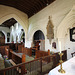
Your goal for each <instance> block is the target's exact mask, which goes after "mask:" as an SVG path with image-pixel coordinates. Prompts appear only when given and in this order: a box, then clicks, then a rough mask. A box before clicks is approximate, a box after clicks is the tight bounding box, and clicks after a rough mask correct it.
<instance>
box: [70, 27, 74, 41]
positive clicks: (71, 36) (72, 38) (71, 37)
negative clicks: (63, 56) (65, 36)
mask: <svg viewBox="0 0 75 75" xmlns="http://www.w3.org/2000/svg"><path fill="white" fill-rule="evenodd" d="M70 41H72V42H75V27H73V28H72V29H70Z"/></svg>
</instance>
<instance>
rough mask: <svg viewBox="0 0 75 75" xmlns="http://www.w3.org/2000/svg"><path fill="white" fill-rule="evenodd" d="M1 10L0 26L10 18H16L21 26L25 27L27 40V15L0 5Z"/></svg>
mask: <svg viewBox="0 0 75 75" xmlns="http://www.w3.org/2000/svg"><path fill="white" fill-rule="evenodd" d="M0 10H1V12H0V24H2V23H3V22H5V21H6V20H8V19H10V18H14V19H15V20H17V21H18V22H19V23H20V25H22V26H23V28H24V31H25V35H26V36H25V38H27V31H28V16H27V15H26V14H25V13H23V12H21V11H19V10H17V9H15V8H12V7H9V6H4V5H0ZM5 10H6V11H5Z"/></svg>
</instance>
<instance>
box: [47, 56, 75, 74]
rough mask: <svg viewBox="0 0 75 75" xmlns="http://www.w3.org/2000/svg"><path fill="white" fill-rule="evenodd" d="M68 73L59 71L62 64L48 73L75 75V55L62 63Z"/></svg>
mask: <svg viewBox="0 0 75 75" xmlns="http://www.w3.org/2000/svg"><path fill="white" fill-rule="evenodd" d="M62 67H63V69H64V70H65V72H66V73H64V74H62V73H59V72H58V70H59V69H60V65H59V66H57V67H56V68H54V69H52V70H51V71H50V72H49V74H48V75H75V56H74V57H73V58H71V59H69V60H67V61H66V62H64V63H63V64H62Z"/></svg>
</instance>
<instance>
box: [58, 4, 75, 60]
mask: <svg viewBox="0 0 75 75" xmlns="http://www.w3.org/2000/svg"><path fill="white" fill-rule="evenodd" d="M73 27H75V5H74V6H73V8H72V9H71V11H70V12H69V13H68V14H67V15H66V16H65V18H64V19H63V20H62V22H61V23H60V25H59V27H58V29H57V38H58V40H60V41H61V44H62V50H63V49H66V50H67V54H68V59H70V58H71V57H72V56H71V53H72V52H75V42H72V41H70V32H69V30H70V29H71V28H73Z"/></svg>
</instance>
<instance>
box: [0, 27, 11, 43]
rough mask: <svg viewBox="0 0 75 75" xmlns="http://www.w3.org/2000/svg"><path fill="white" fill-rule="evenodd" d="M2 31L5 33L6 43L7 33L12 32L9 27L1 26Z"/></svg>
mask: <svg viewBox="0 0 75 75" xmlns="http://www.w3.org/2000/svg"><path fill="white" fill-rule="evenodd" d="M0 31H2V32H3V33H4V35H5V43H7V33H8V32H10V29H9V28H7V27H0Z"/></svg>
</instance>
